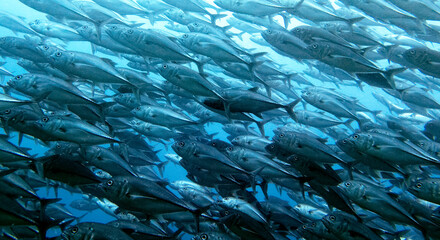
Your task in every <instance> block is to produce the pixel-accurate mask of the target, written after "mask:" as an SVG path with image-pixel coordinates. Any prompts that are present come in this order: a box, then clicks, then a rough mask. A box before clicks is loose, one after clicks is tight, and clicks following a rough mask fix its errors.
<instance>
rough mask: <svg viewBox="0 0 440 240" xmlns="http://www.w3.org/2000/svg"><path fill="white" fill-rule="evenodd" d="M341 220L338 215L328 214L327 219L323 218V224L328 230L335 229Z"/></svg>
mask: <svg viewBox="0 0 440 240" xmlns="http://www.w3.org/2000/svg"><path fill="white" fill-rule="evenodd" d="M340 220H341V219H340V218H339V216H338V215H337V214H327V215H326V216H325V217H323V218H322V223H324V225H325V226H326V227H327V228H329V229H330V228H334V227H335V225H336V224H337V223H338V222H339V221H340Z"/></svg>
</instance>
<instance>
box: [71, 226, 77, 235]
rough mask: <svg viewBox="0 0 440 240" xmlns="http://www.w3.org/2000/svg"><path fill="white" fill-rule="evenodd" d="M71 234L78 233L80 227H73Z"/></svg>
mask: <svg viewBox="0 0 440 240" xmlns="http://www.w3.org/2000/svg"><path fill="white" fill-rule="evenodd" d="M70 232H72V233H73V234H75V233H77V232H78V227H73V228H72V229H71V230H70Z"/></svg>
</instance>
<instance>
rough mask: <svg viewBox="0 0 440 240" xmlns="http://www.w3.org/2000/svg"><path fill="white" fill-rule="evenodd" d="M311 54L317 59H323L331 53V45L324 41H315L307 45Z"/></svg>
mask: <svg viewBox="0 0 440 240" xmlns="http://www.w3.org/2000/svg"><path fill="white" fill-rule="evenodd" d="M307 50H308V51H309V53H310V55H311V56H312V57H314V58H317V59H322V58H325V57H327V56H329V55H330V47H329V46H328V45H327V44H325V43H324V42H313V43H311V44H310V45H308V46H307Z"/></svg>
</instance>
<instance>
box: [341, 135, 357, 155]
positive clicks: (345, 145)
mask: <svg viewBox="0 0 440 240" xmlns="http://www.w3.org/2000/svg"><path fill="white" fill-rule="evenodd" d="M336 145H337V146H338V147H339V148H340V149H341V150H342V151H344V152H351V151H355V150H356V145H355V143H354V141H353V139H352V137H351V136H349V137H347V138H344V139H340V140H337V141H336Z"/></svg>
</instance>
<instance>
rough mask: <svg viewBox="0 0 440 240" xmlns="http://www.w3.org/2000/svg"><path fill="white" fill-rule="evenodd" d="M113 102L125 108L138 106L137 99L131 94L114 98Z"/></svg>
mask: <svg viewBox="0 0 440 240" xmlns="http://www.w3.org/2000/svg"><path fill="white" fill-rule="evenodd" d="M113 100H114V101H115V102H117V103H119V104H121V105H123V106H134V105H138V102H137V99H136V97H135V96H134V95H133V94H131V93H120V94H118V95H116V96H114V97H113Z"/></svg>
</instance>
